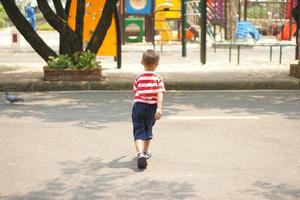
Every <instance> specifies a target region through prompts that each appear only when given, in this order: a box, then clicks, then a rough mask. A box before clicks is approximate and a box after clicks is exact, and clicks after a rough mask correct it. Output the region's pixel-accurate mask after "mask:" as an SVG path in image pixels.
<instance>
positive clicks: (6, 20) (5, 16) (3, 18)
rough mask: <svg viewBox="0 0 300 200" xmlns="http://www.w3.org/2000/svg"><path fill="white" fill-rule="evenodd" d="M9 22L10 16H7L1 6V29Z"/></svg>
mask: <svg viewBox="0 0 300 200" xmlns="http://www.w3.org/2000/svg"><path fill="white" fill-rule="evenodd" d="M8 21H9V19H8V16H7V15H6V13H5V11H4V8H3V6H2V5H0V28H2V27H5V26H6V24H7V22H8Z"/></svg>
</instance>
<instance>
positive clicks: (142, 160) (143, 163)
mask: <svg viewBox="0 0 300 200" xmlns="http://www.w3.org/2000/svg"><path fill="white" fill-rule="evenodd" d="M137 166H138V168H140V169H146V167H147V158H146V156H145V155H144V154H142V153H140V154H139V155H138V157H137Z"/></svg>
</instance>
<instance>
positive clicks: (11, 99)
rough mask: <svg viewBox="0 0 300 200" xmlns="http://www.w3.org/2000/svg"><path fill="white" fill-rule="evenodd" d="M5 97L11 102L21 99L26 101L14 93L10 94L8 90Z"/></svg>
mask: <svg viewBox="0 0 300 200" xmlns="http://www.w3.org/2000/svg"><path fill="white" fill-rule="evenodd" d="M5 99H6V100H7V101H9V102H10V103H15V102H19V101H24V99H23V98H22V97H17V96H14V95H12V94H9V93H8V92H5Z"/></svg>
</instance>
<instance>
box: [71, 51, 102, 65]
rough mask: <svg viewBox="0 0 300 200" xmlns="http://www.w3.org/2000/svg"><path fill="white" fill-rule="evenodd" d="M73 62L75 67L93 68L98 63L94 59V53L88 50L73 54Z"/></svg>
mask: <svg viewBox="0 0 300 200" xmlns="http://www.w3.org/2000/svg"><path fill="white" fill-rule="evenodd" d="M73 62H74V65H75V67H76V68H77V69H81V68H93V67H95V66H98V65H99V64H98V62H97V60H96V54H94V53H92V52H90V51H83V52H78V53H75V54H74V56H73Z"/></svg>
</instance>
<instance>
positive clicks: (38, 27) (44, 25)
mask: <svg viewBox="0 0 300 200" xmlns="http://www.w3.org/2000/svg"><path fill="white" fill-rule="evenodd" d="M36 30H38V31H52V30H54V29H53V27H52V26H50V25H49V24H48V23H42V24H37V25H36Z"/></svg>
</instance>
